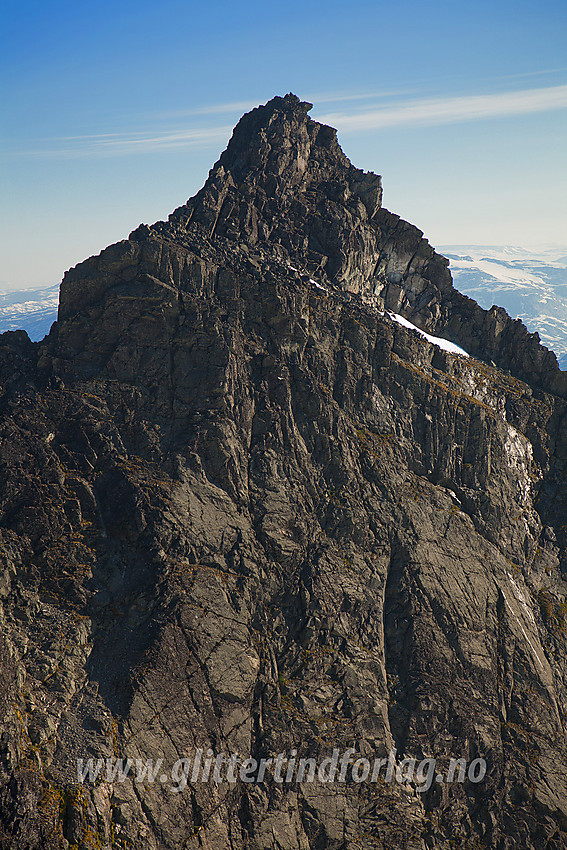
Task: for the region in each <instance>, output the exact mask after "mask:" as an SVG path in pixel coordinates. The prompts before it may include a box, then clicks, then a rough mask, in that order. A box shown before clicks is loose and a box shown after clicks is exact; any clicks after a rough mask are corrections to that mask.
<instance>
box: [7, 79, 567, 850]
mask: <svg viewBox="0 0 567 850" xmlns="http://www.w3.org/2000/svg"><path fill="white" fill-rule="evenodd" d="M309 108H310V105H309V104H306V103H302V102H300V101H299V100H298V99H297V98H296V97H294V96H293V95H287V96H286V97H285V98H274V100H272V101H270V102H269V103H268V104H267V105H266V106H263V107H259V108H258V109H255V110H253V111H252V112H250V113H248V114H247V115H245V116H244V117H243V118H242V119H241V121H240V122H239V124H238V126H237V127H236V128H235V131H234V134H233V137H232V139H231V141H230V143H229V146H228V148H227V150H226V151H225V152H224V153H223V154H222V156H221V157H220V159H219V161H218V162H217V163H216V165H215V166H214V168H213V169H212V170H211V172H210V175H209V179H208V180H207V182H206V184H205V186H204V187H203V189H202V190H201V191H200V192H199V193H198V194H197V195H196V196H195V197H194V198H191V199H190V200H189V201H188V202H187V203H186V204H184V205H183V206H181V207H179V208H178V209H177V210H175V212H174V213H172V215H171V216H170V217H169V220H168V221H166V222H157V223H156V224H154V225H152V226H147V225H140V227H138V228H137V229H136V230H135V231H134V232H133V233H131V234H130V237H129V238H128V239H127V240H124V241H123V242H119V243H117V244H116V245H112V246H110V247H109V248H107V249H106V250H104V251H103V252H102V253H101V254H100V255H99V256H98V257H93V258H90V259H89V260H86V261H85V262H84V263H81V264H80V265H78V266H77V267H75V268H74V269H71V270H70V271H69V272H68V273H67V274H66V275H65V278H64V280H63V282H62V284H61V294H60V308H59V317H58V321H57V323H56V324H55V325H54V327H53V328H52V331H51V333H50V335H49V336H48V337H47V338H46V339H45V340H44V341H43V342H42V343H36V344H32V343H30V342H29V340H28V338H27V336H26V334H25V333H23V332H10V333H6V334H4V335H2V336H0V385H1V390H0V392H1V397H0V713H1V714H2V717H3V722H2V732H1V735H0V848H5V850H8V848H10V850H12V849H13V850H36V848H37V849H38V850H39V848H42V850H59V849H60V848H61V850H62V849H63V848H67V850H72V848H73V850H75V848H76V850H90V848H103V850H110V848H130V847H136V846H138V847H144V848H146V847H147V848H150V850H177V848H189V849H192V848H208V850H224V848H234V850H236V849H237V848H246V849H247V850H272V848H273V850H276V848H277V850H297V848H301V850H327V848H328V850H374V848H394V847H396V848H398V847H399V848H411V850H425V848H442V850H449V848H453V847H463V848H471V850H473V848H481V847H485V848H498V850H508V848H525V850H539V848H550V850H551V849H553V850H556V848H557V850H558V848H565V847H567V780H566V776H567V752H566V745H565V729H566V723H567V662H566V647H567V581H566V577H567V525H566V519H565V517H566V502H567V488H566V484H565V472H566V468H567V419H566V413H567V378H566V375H565V373H562V372H560V370H559V369H558V366H557V361H556V360H555V357H554V355H553V354H552V353H551V352H549V351H548V350H547V349H545V348H543V347H542V346H541V345H540V344H539V339H538V337H537V335H536V334H530V333H528V331H527V330H526V329H525V328H524V326H523V325H522V324H521V323H520V322H519V321H512V320H511V319H510V318H509V317H508V316H507V315H506V313H505V312H504V311H503V310H500V309H499V308H493V309H492V310H490V311H484V310H482V309H481V308H480V307H478V305H476V304H475V302H473V301H471V300H470V299H468V298H466V297H465V296H463V295H461V294H459V293H458V292H456V291H455V290H454V289H453V287H452V282H451V276H450V273H449V270H448V263H447V261H446V260H445V259H444V258H443V257H441V256H439V255H437V254H436V253H435V252H434V250H433V249H432V248H431V246H430V245H429V244H428V242H427V241H426V240H425V239H424V238H423V235H422V233H421V232H420V231H419V230H417V228H415V227H413V226H412V225H410V224H408V223H407V222H404V221H402V220H401V219H400V218H399V217H398V216H396V215H394V214H392V213H390V212H388V211H387V210H385V209H384V208H383V207H382V206H381V202H382V189H381V181H380V178H379V177H378V176H376V175H373V174H367V173H364V172H362V171H360V170H359V169H356V168H354V167H353V166H352V165H351V163H350V162H349V161H348V159H347V158H346V157H345V155H344V154H343V152H342V151H341V149H340V147H339V145H338V142H337V139H336V133H335V131H334V130H333V129H332V128H330V127H325V126H323V125H321V124H318V123H317V122H315V121H312V120H311V119H310V118H309V117H308V111H309ZM388 311H394V312H396V313H399V314H401V315H402V316H404V317H405V318H407V319H409V320H410V321H411V322H413V323H414V324H415V325H417V326H418V327H419V328H421V329H423V330H425V331H427V332H428V333H431V334H434V335H436V336H439V337H443V338H446V339H449V340H451V341H452V342H454V343H457V344H458V345H460V346H462V347H463V348H464V349H465V350H466V351H468V352H469V354H470V355H471V356H470V357H469V358H465V357H462V356H455V355H453V354H450V353H448V352H447V351H444V350H443V349H441V348H439V347H437V346H435V345H432V344H431V343H429V342H428V341H427V340H426V339H424V338H423V337H422V336H420V335H419V334H417V333H416V332H415V331H412V330H411V329H408V328H405V327H402V326H401V325H400V324H398V323H397V322H395V321H393V320H392V319H391V318H390V316H389V315H388ZM348 748H351V749H352V750H353V756H352V760H353V761H354V760H356V759H358V758H368V759H369V760H372V761H373V760H374V758H378V757H380V758H386V757H387V756H388V754H389V753H390V751H392V750H393V749H394V748H395V750H396V752H397V758H398V763H399V762H401V760H402V759H403V758H408V757H415V758H416V759H417V760H418V761H419V760H422V759H425V758H435V759H437V769H438V770H439V772H440V773H441V774H443V775H446V773H447V769H448V765H449V762H450V760H451V759H452V758H462V759H465V760H466V763H467V765H468V764H469V763H470V762H472V761H473V760H474V759H478V758H483V759H484V760H485V761H486V776H485V777H484V778H483V779H482V781H480V782H473V781H471V780H470V779H469V777H468V776H466V777H465V778H464V781H463V782H453V783H437V782H433V783H432V785H431V787H430V788H429V789H428V790H426V791H418V790H417V788H416V783H415V782H413V783H412V782H408V783H405V784H404V783H400V782H398V781H396V780H395V779H394V780H393V781H391V782H387V781H384V779H383V778H381V779H379V781H376V782H371V781H362V782H355V781H354V779H353V778H352V776H351V774H349V775H348V776H347V781H346V782H338V781H337V782H333V783H328V782H324V781H323V780H322V779H321V778H320V777H319V776H315V779H314V781H313V782H310V781H308V778H305V777H304V778H303V780H302V781H301V782H297V781H292V782H285V781H284V782H279V781H277V779H276V776H275V768H274V761H273V760H274V759H276V757H277V756H278V754H279V753H285V754H286V755H289V754H290V753H291V752H292V751H297V759H299V758H313V759H316V761H317V764H320V763H321V762H322V761H323V760H324V759H326V758H329V757H330V756H331V755H332V753H333V750H334V749H338V750H339V751H340V752H341V754H342V753H344V752H345V751H346V750H347V749H348ZM199 751H202V752H203V753H204V754H206V753H207V752H208V751H210V752H211V757H212V758H215V757H216V756H217V755H219V754H221V753H224V754H239V755H240V756H241V757H242V758H248V757H251V758H254V759H256V760H260V759H262V758H264V759H272V762H271V764H270V765H269V766H268V767H267V769H266V774H265V777H264V780H263V781H262V782H258V783H249V782H245V781H243V780H242V779H241V778H240V777H239V776H237V781H235V782H230V781H228V780H227V778H226V771H225V772H224V774H223V781H221V782H214V781H209V782H200V781H197V782H191V781H189V782H187V785H186V787H185V788H183V789H181V790H180V787H179V781H178V780H177V781H174V780H173V779H172V774H171V770H172V766H173V765H174V764H175V763H176V762H177V761H178V760H179V759H189V760H191V762H193V760H194V759H195V757H196V754H197V753H198V752H199ZM116 758H123V759H127V758H130V759H131V760H132V761H133V762H135V761H136V759H138V760H139V761H140V764H142V763H144V764H146V767H148V765H147V760H149V759H151V760H152V762H153V764H155V763H156V760H158V759H162V763H161V764H162V767H161V768H160V769H159V770H158V771H157V772H156V778H155V781H153V782H151V781H143V782H142V781H139V782H136V781H134V778H133V776H132V775H128V776H126V777H125V778H123V781H121V780H120V777H119V776H116V775H115V776H114V777H112V776H109V775H108V773H107V771H106V766H105V768H104V769H103V770H102V771H101V772H100V773H99V774H98V775H97V776H96V778H94V780H93V781H92V782H91V781H85V782H83V783H81V782H79V781H78V778H77V760H78V759H80V760H82V763H83V764H85V763H86V762H87V760H88V759H94V760H95V761H96V760H98V759H104V760H108V763H109V764H115V760H116ZM160 771H161V772H160ZM162 774H163V776H165V779H166V780H167V781H162ZM175 786H177V788H176V787H175Z"/></svg>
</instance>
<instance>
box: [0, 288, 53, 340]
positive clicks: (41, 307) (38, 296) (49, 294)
mask: <svg viewBox="0 0 567 850" xmlns="http://www.w3.org/2000/svg"><path fill="white" fill-rule="evenodd" d="M58 305H59V284H58V283H57V284H55V285H54V286H43V287H41V289H39V288H38V289H17V290H12V291H8V292H0V333H4V332H5V331H17V330H24V331H27V332H28V336H29V338H30V339H31V340H32V342H39V340H41V339H43V338H44V336H46V335H47V334H48V333H49V329H50V327H51V325H52V324H53V322H54V321H55V320H56V318H57V307H58Z"/></svg>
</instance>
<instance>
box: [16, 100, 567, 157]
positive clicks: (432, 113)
mask: <svg viewBox="0 0 567 850" xmlns="http://www.w3.org/2000/svg"><path fill="white" fill-rule="evenodd" d="M400 94H402V92H381V93H379V94H377V93H374V94H373V95H370V94H362V93H356V92H353V93H352V94H347V93H345V94H334V95H332V94H328V95H326V96H323V97H319V98H317V99H314V100H315V102H316V103H317V104H320V103H325V102H327V103H337V104H338V103H339V102H353V103H354V102H355V101H362V100H372V99H374V100H376V98H380V99H383V98H391V97H394V96H396V95H400ZM403 94H406V95H407V92H405V93H403ZM256 105H257V103H252V102H245V101H239V102H234V103H223V104H211V105H210V106H208V107H201V108H199V109H197V110H193V112H191V113H189V114H191V115H193V116H195V117H197V116H199V115H200V116H203V115H223V114H226V113H228V112H231V111H233V112H235V113H237V114H238V115H240V114H241V113H242V112H243V111H245V110H246V109H248V108H253V107H254V106H256ZM565 108H567V85H560V86H547V87H545V88H536V89H524V90H521V91H508V92H499V93H494V94H482V95H461V96H451V97H437V98H419V99H413V100H408V99H407V98H406V99H403V100H399V99H398V100H397V101H395V102H392V100H391V99H390V100H388V102H387V103H384V102H374V103H371V104H368V106H367V107H366V108H364V109H361V108H360V107H358V109H356V110H355V111H352V110H351V111H346V110H343V111H334V112H327V113H324V114H318V115H317V120H319V121H321V122H323V123H325V124H331V125H332V126H334V127H337V128H338V130H339V131H340V132H341V133H354V132H357V133H360V132H365V131H370V130H380V129H383V128H391V127H404V126H420V125H421V126H426V125H430V126H431V125H444V124H456V123H459V122H465V121H481V120H488V119H493V118H506V117H511V116H515V115H529V114H534V113H538V112H548V111H556V110H560V109H565ZM159 123H160V122H159V120H157V117H156V120H155V122H154V126H153V127H150V129H147V130H138V129H132V130H125V131H122V132H116V133H100V134H88V135H76V136H64V137H60V138H56V139H46V140H37V141H36V143H35V144H33V145H30V147H29V148H27V149H20V150H18V151H13V152H12V154H13V155H19V156H30V157H59V158H61V157H65V158H67V157H68V158H78V157H102V156H119V155H126V154H134V153H137V152H138V153H159V152H165V151H173V150H179V149H182V148H190V147H195V146H200V147H206V146H216V145H219V144H221V145H222V144H223V143H225V142H226V141H227V140H228V138H229V137H230V135H231V132H232V128H233V124H232V123H230V124H226V123H223V124H222V125H220V126H211V125H209V126H206V127H199V126H193V127H191V126H190V127H173V128H172V127H171V126H170V127H167V128H163V127H162V128H159Z"/></svg>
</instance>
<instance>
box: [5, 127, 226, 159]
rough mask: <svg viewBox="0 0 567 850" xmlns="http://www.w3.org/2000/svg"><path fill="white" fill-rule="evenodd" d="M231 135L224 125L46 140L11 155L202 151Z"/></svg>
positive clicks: (93, 155) (44, 155) (109, 154)
mask: <svg viewBox="0 0 567 850" xmlns="http://www.w3.org/2000/svg"><path fill="white" fill-rule="evenodd" d="M231 132H232V125H231V124H227V125H223V126H222V127H203V128H199V129H182V130H168V131H164V132H161V133H160V132H154V133H151V134H147V133H144V132H140V131H132V132H128V133H101V134H100V135H96V134H95V135H93V134H89V135H84V136H65V137H61V138H58V139H53V140H46V142H45V144H44V145H42V146H39V145H38V146H37V147H32V148H29V149H27V150H19V151H13V154H16V155H20V156H29V157H55V158H60V157H65V158H69V157H70V158H81V157H97V156H119V155H124V154H133V153H157V152H160V151H168V150H176V149H181V148H189V147H196V146H204V147H206V146H208V145H212V144H217V143H219V142H221V143H222V142H226V140H227V139H228V138H229V137H230V134H231ZM50 141H51V144H50V143H49V142H50Z"/></svg>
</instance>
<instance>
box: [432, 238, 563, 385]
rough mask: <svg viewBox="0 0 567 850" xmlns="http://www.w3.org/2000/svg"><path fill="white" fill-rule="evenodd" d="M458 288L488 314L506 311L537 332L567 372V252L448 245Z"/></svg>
mask: <svg viewBox="0 0 567 850" xmlns="http://www.w3.org/2000/svg"><path fill="white" fill-rule="evenodd" d="M437 250H438V252H439V253H440V254H443V255H444V256H445V257H447V258H448V259H449V261H450V263H451V265H450V268H451V274H452V275H453V283H454V285H455V288H456V289H458V290H459V292H462V293H463V294H464V295H468V296H469V298H474V300H475V301H477V302H478V303H479V304H480V306H481V307H484V309H485V310H488V309H489V308H490V307H492V305H493V304H496V305H497V306H498V307H504V309H505V310H506V312H507V313H509V314H510V316H512V318H513V319H521V320H522V322H523V323H524V324H525V325H526V327H527V328H528V330H529V331H531V332H532V333H533V332H535V331H537V332H538V333H539V336H540V339H541V341H542V343H543V345H545V346H547V348H550V349H551V350H552V351H554V352H555V355H556V356H557V360H558V362H559V366H560V368H561V369H567V247H565V246H563V247H561V246H559V247H556V248H548V249H544V250H541V251H535V250H534V251H530V250H527V249H525V248H514V247H499V246H494V245H492V246H484V245H443V246H441V247H440V248H438V249H437Z"/></svg>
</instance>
